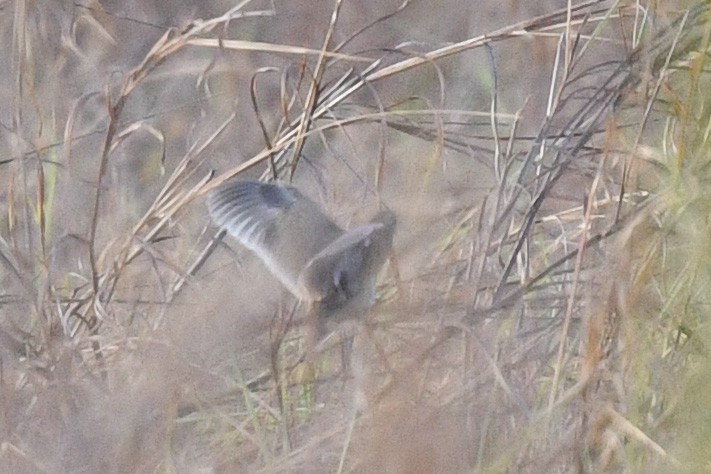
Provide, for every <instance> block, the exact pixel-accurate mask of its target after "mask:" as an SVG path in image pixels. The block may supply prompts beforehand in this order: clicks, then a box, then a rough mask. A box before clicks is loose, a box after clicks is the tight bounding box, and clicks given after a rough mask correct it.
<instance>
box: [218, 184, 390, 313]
mask: <svg viewBox="0 0 711 474" xmlns="http://www.w3.org/2000/svg"><path fill="white" fill-rule="evenodd" d="M207 206H208V210H209V213H210V216H211V218H212V220H213V222H214V223H215V224H216V225H217V226H218V227H220V228H222V229H224V230H226V231H227V233H228V234H229V235H231V236H232V237H233V238H234V239H235V240H237V241H238V242H239V243H240V244H241V245H242V246H244V247H246V248H247V249H249V250H251V251H252V252H253V253H254V254H255V255H256V256H257V257H258V258H259V259H260V260H261V261H262V262H263V263H264V265H265V266H266V267H267V269H269V271H270V272H271V273H272V274H273V275H274V276H275V277H276V279H277V280H279V281H280V282H281V284H282V285H283V286H284V287H285V288H286V289H287V290H288V291H289V292H290V293H291V294H293V295H294V296H295V297H296V298H297V299H298V300H300V301H303V302H307V303H309V304H310V305H312V306H313V307H317V308H318V310H317V312H318V316H317V317H318V318H319V319H320V318H322V317H329V316H330V315H334V314H336V313H338V312H339V310H340V311H346V312H355V313H361V312H362V310H363V309H364V308H369V307H371V306H373V305H374V304H375V284H376V280H377V276H378V273H379V272H380V269H381V268H382V267H383V265H384V264H385V262H386V261H387V259H388V258H389V257H390V255H391V252H392V245H393V236H394V233H395V227H396V218H395V214H394V213H393V212H392V211H391V210H389V209H386V210H383V211H381V212H380V213H378V214H377V215H376V216H375V217H374V218H373V219H372V220H371V221H370V222H367V223H365V224H362V225H360V226H357V227H355V228H352V229H349V230H344V229H343V228H341V227H340V226H338V225H337V224H336V223H335V222H334V221H333V220H332V219H331V218H330V217H328V216H327V215H325V214H324V213H323V211H322V210H321V209H320V207H319V206H318V205H317V204H316V203H315V202H313V201H312V200H310V199H309V198H307V197H306V196H304V195H303V194H302V193H301V192H300V191H299V190H298V189H297V188H295V187H293V186H290V185H287V184H283V183H280V182H274V183H263V182H259V181H247V180H236V181H232V182H228V183H226V184H224V185H222V186H220V187H218V188H216V189H215V190H213V191H212V192H211V193H210V194H209V195H208V199H207ZM356 316H357V314H356ZM339 317H340V316H339Z"/></svg>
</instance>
